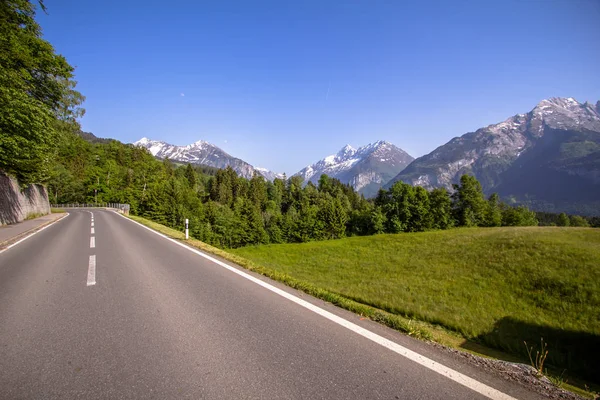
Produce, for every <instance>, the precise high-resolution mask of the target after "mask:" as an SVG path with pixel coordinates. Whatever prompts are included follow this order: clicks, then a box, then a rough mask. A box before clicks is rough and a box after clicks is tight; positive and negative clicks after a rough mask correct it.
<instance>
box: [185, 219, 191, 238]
mask: <svg viewBox="0 0 600 400" xmlns="http://www.w3.org/2000/svg"><path fill="white" fill-rule="evenodd" d="M188 223H189V220H188V219H187V218H186V219H185V240H188V239H189V237H190V235H189V230H188Z"/></svg>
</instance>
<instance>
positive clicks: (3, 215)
mask: <svg viewBox="0 0 600 400" xmlns="http://www.w3.org/2000/svg"><path fill="white" fill-rule="evenodd" d="M49 213H50V202H49V201H48V192H47V191H46V188H45V187H44V186H42V185H29V186H28V187H26V188H25V189H21V187H20V186H19V183H18V182H17V180H16V179H14V178H11V177H9V176H7V175H4V174H3V173H2V172H0V225H7V224H15V223H17V222H21V221H23V220H24V219H26V218H27V216H29V215H32V214H43V215H46V214H49Z"/></svg>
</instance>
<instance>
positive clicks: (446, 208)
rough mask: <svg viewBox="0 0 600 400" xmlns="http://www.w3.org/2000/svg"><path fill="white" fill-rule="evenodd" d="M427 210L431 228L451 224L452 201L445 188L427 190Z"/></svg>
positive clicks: (444, 227) (445, 227)
mask: <svg viewBox="0 0 600 400" xmlns="http://www.w3.org/2000/svg"><path fill="white" fill-rule="evenodd" d="M429 210H430V214H431V227H432V228H433V229H448V228H450V227H451V226H452V201H451V200H450V195H449V193H448V191H447V190H446V189H445V188H436V189H433V190H432V191H431V192H429Z"/></svg>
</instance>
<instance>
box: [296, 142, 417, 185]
mask: <svg viewBox="0 0 600 400" xmlns="http://www.w3.org/2000/svg"><path fill="white" fill-rule="evenodd" d="M412 160H414V158H413V157H411V156H410V155H409V154H408V153H406V152H405V151H404V150H402V149H400V148H398V147H396V146H394V145H393V144H391V143H389V142H385V141H378V142H375V143H371V144H368V145H366V146H363V147H359V148H358V149H354V148H352V147H351V146H350V145H346V146H345V147H344V148H342V149H341V150H340V151H339V152H338V153H337V154H334V155H330V156H328V157H325V158H324V159H322V160H320V161H318V162H316V163H314V164H311V165H309V166H307V167H306V168H304V169H302V170H301V171H300V172H298V173H296V174H295V175H299V176H301V177H302V178H303V179H304V182H305V183H308V182H309V181H310V182H312V183H314V184H317V183H318V181H319V178H320V177H321V175H322V174H326V175H327V176H329V177H332V178H336V179H339V180H340V181H341V182H342V183H348V184H350V185H352V187H354V189H355V190H357V191H358V192H359V193H362V194H363V195H365V197H373V196H375V195H376V194H377V191H378V190H379V188H381V187H382V186H383V185H384V184H385V183H386V182H387V181H389V180H390V179H391V178H393V177H394V176H396V174H398V173H399V172H400V171H402V170H403V169H404V168H405V167H406V166H407V165H408V164H410V162H411V161H412Z"/></svg>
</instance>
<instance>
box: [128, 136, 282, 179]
mask: <svg viewBox="0 0 600 400" xmlns="http://www.w3.org/2000/svg"><path fill="white" fill-rule="evenodd" d="M134 145H135V146H140V147H144V148H146V149H148V151H149V152H150V154H152V155H153V156H154V157H158V158H168V159H170V160H173V161H179V162H185V163H192V164H202V165H208V166H210V167H215V168H227V167H232V168H233V170H234V171H235V172H236V173H237V174H238V175H240V176H242V177H244V178H248V179H250V178H252V176H253V174H254V172H255V171H257V172H258V173H260V174H261V175H262V176H263V177H265V178H266V179H268V180H273V179H274V178H277V177H280V174H276V173H274V172H272V171H269V170H267V169H264V168H260V169H259V168H254V167H253V166H252V165H250V164H248V163H247V162H245V161H243V160H240V159H239V158H235V157H232V156H231V155H229V154H227V153H226V152H224V151H223V150H222V149H220V148H218V147H217V146H215V145H213V144H211V143H209V142H206V141H204V140H198V141H196V142H194V143H192V144H188V145H186V146H175V145H172V144H169V143H166V142H159V141H156V140H150V139H148V138H146V137H144V138H141V139H140V140H138V141H137V142H135V143H134Z"/></svg>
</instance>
